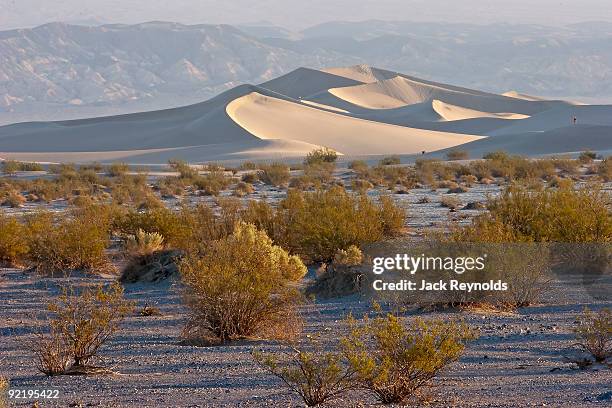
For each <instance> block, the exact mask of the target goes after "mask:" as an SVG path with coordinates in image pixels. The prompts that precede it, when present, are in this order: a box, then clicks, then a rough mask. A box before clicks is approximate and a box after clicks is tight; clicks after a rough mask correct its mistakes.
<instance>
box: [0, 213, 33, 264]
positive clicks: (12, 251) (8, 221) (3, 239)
mask: <svg viewBox="0 0 612 408" xmlns="http://www.w3.org/2000/svg"><path fill="white" fill-rule="evenodd" d="M25 234H26V229H25V228H24V227H23V225H22V224H21V223H19V222H18V221H17V220H16V219H15V218H13V217H9V216H8V215H5V214H4V213H0V265H3V266H9V267H10V266H19V265H23V263H24V261H25V258H26V256H27V254H28V250H29V248H28V243H27V240H26V236H25Z"/></svg>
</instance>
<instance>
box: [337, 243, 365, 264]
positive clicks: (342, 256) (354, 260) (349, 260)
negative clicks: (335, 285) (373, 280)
mask: <svg viewBox="0 0 612 408" xmlns="http://www.w3.org/2000/svg"><path fill="white" fill-rule="evenodd" d="M362 261H363V254H362V253H361V250H360V249H359V248H358V247H356V246H355V245H351V246H350V247H348V249H346V250H344V249H339V250H338V252H336V256H334V261H333V263H334V265H345V266H355V265H359V264H360V263H361V262H362Z"/></svg>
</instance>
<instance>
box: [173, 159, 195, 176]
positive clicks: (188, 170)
mask: <svg viewBox="0 0 612 408" xmlns="http://www.w3.org/2000/svg"><path fill="white" fill-rule="evenodd" d="M168 165H169V166H170V168H171V169H172V170H174V171H176V172H178V173H179V178H182V179H194V178H196V177H197V176H198V175H199V173H198V171H197V170H196V169H194V168H193V167H191V166H190V165H189V164H188V163H187V162H184V161H183V160H179V159H172V160H169V161H168Z"/></svg>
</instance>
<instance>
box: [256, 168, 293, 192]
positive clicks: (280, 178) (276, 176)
mask: <svg viewBox="0 0 612 408" xmlns="http://www.w3.org/2000/svg"><path fill="white" fill-rule="evenodd" d="M258 176H259V179H260V180H261V181H263V182H264V183H266V184H269V185H271V186H277V187H278V186H282V185H285V184H287V182H288V181H289V178H290V177H291V175H290V173H289V166H287V165H286V164H284V163H271V164H263V165H261V166H260V171H259V173H258Z"/></svg>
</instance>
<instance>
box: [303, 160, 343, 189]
mask: <svg viewBox="0 0 612 408" xmlns="http://www.w3.org/2000/svg"><path fill="white" fill-rule="evenodd" d="M335 169H336V163H334V162H320V163H312V164H305V165H304V178H305V179H307V180H309V181H311V182H312V183H313V184H316V185H321V184H322V183H329V182H331V181H332V179H333V174H334V170H335Z"/></svg>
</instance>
